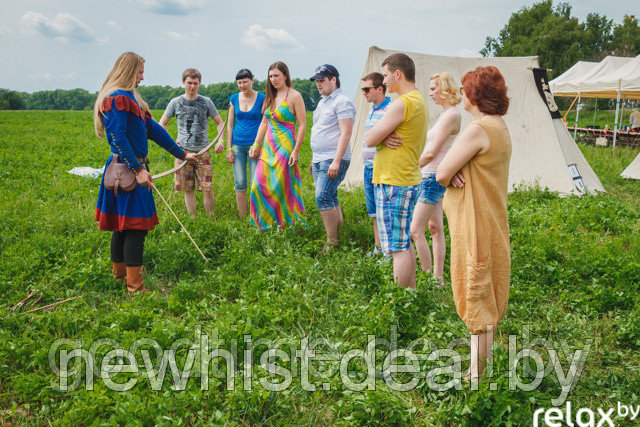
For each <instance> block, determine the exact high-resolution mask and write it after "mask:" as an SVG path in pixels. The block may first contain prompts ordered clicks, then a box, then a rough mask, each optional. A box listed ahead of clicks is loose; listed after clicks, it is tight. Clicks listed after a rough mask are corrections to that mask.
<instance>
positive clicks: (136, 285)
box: [127, 266, 147, 294]
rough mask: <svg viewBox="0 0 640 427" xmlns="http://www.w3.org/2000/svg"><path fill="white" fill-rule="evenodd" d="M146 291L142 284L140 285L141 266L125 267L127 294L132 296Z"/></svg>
mask: <svg viewBox="0 0 640 427" xmlns="http://www.w3.org/2000/svg"><path fill="white" fill-rule="evenodd" d="M146 291H147V290H146V289H145V287H144V283H142V266H139V267H127V292H129V293H130V294H133V293H135V292H146Z"/></svg>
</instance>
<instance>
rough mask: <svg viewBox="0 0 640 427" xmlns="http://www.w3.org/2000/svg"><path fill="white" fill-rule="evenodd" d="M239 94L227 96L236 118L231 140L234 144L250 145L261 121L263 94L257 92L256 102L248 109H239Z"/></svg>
mask: <svg viewBox="0 0 640 427" xmlns="http://www.w3.org/2000/svg"><path fill="white" fill-rule="evenodd" d="M239 98H240V94H239V93H234V94H233V95H231V98H229V102H231V105H233V109H234V110H235V115H236V120H235V123H234V125H233V136H232V140H231V142H232V143H233V144H236V145H251V144H253V143H254V141H255V139H256V135H257V134H258V128H259V127H260V122H261V121H262V104H263V103H264V98H265V96H264V94H263V93H261V92H258V96H257V97H256V102H255V103H254V104H253V107H251V109H250V110H249V111H242V110H240V99H239Z"/></svg>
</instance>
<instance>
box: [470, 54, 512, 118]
mask: <svg viewBox="0 0 640 427" xmlns="http://www.w3.org/2000/svg"><path fill="white" fill-rule="evenodd" d="M462 89H463V90H464V94H465V96H466V97H467V99H468V100H469V102H471V104H472V105H475V106H476V107H478V110H480V111H481V112H483V113H485V114H489V115H492V116H496V115H499V116H504V115H505V114H506V113H507V110H508V109H509V97H508V96H507V85H506V84H505V81H504V77H503V76H502V74H501V73H500V71H499V70H498V69H497V68H496V67H494V66H493V65H490V66H488V67H477V68H476V69H475V70H473V71H469V72H468V73H467V74H465V75H464V76H463V77H462Z"/></svg>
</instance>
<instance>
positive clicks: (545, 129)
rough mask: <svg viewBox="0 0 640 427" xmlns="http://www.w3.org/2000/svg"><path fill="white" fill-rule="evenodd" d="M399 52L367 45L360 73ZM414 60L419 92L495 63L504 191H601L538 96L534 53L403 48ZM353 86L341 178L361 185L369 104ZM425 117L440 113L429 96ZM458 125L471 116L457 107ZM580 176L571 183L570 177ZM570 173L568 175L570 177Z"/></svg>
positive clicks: (374, 68)
mask: <svg viewBox="0 0 640 427" xmlns="http://www.w3.org/2000/svg"><path fill="white" fill-rule="evenodd" d="M396 52H399V51H394V50H385V49H380V48H378V47H375V46H373V47H371V48H370V49H369V55H368V58H367V60H366V63H365V67H364V72H363V74H362V75H363V76H365V75H367V74H369V73H371V72H374V71H378V72H379V71H381V64H382V61H383V60H384V59H385V58H386V57H387V56H389V55H391V54H392V53H396ZM405 53H406V54H407V55H409V56H410V57H411V58H412V59H413V60H414V62H415V64H416V84H417V86H418V89H419V90H420V91H422V92H423V94H427V93H428V85H429V78H430V76H431V75H433V74H436V73H439V72H441V71H445V70H446V71H449V72H450V73H451V74H452V76H453V77H454V78H455V79H456V80H457V81H458V82H459V81H460V78H461V77H462V76H463V75H464V74H465V73H466V72H467V71H471V70H473V69H475V68H476V67H478V66H487V65H495V66H496V67H498V69H499V70H500V71H501V72H502V74H503V75H504V77H505V80H506V83H507V86H508V87H509V97H510V98H511V105H510V107H509V111H508V112H507V114H506V115H505V116H504V119H505V122H506V123H507V126H508V128H509V132H510V133H511V141H512V144H513V151H512V155H511V167H510V172H509V190H510V191H512V190H513V189H514V188H515V187H516V186H521V185H527V186H530V185H536V184H537V185H540V186H541V187H542V188H545V187H547V188H549V189H550V190H552V191H557V192H559V193H561V194H581V189H582V188H580V189H579V188H578V187H582V185H581V184H582V183H583V184H584V189H586V190H588V191H590V192H595V191H604V188H603V186H602V184H601V183H600V180H599V179H598V177H597V176H596V174H595V173H594V172H593V170H592V169H591V167H590V166H589V164H588V163H587V161H586V159H585V158H584V156H583V155H582V153H581V152H580V150H579V149H578V147H577V146H576V144H575V142H574V141H573V139H572V138H571V135H570V134H569V132H568V131H567V129H566V128H565V126H564V123H563V122H562V120H561V119H552V118H551V116H550V114H549V110H548V109H547V105H546V104H545V102H544V101H543V100H542V98H541V97H540V94H539V92H538V90H537V88H536V84H535V81H534V78H533V73H532V71H531V70H530V69H529V68H530V67H538V59H537V57H532V56H530V57H515V58H460V57H452V56H439V55H427V54H421V53H411V52H405ZM360 87H362V82H360V86H359V87H358V93H357V94H356V97H355V105H356V108H357V114H356V120H355V124H354V129H353V133H352V136H351V149H352V157H351V166H350V168H349V170H348V172H347V176H346V178H345V181H344V182H345V185H347V186H360V185H362V181H363V171H364V166H363V164H362V142H363V139H364V122H365V118H366V115H367V113H368V112H369V109H370V107H371V106H370V105H369V104H368V103H367V102H366V100H365V99H364V96H363V95H362V93H361V90H360ZM427 99H428V103H429V121H430V123H431V124H433V123H434V122H435V119H436V118H437V116H438V115H439V114H440V113H441V107H439V106H436V105H435V104H434V103H433V101H432V100H431V99H429V98H428V97H427ZM460 109H461V111H462V113H463V114H462V117H463V121H462V126H463V127H464V126H466V125H467V124H469V122H470V121H471V116H470V115H469V114H468V113H466V112H464V110H463V109H462V107H460ZM576 173H577V174H578V175H580V176H581V179H580V180H578V181H574V179H573V178H574V176H575V175H576ZM572 175H573V176H572Z"/></svg>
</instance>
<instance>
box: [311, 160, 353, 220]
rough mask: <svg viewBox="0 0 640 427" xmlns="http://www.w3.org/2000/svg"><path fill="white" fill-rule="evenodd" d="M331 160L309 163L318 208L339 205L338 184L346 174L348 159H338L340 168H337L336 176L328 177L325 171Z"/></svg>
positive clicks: (329, 207) (323, 208)
mask: <svg viewBox="0 0 640 427" xmlns="http://www.w3.org/2000/svg"><path fill="white" fill-rule="evenodd" d="M332 162H333V160H323V161H320V162H316V163H312V164H311V173H312V174H313V183H314V185H315V186H316V205H317V206H318V210H321V211H325V210H327V209H331V208H335V207H336V206H338V205H340V203H338V186H339V185H340V183H341V182H342V180H343V179H344V176H345V175H346V174H347V169H349V163H351V161H350V160H345V159H342V160H340V168H338V176H336V177H335V178H329V175H327V171H328V170H329V166H330V165H331V163H332Z"/></svg>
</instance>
